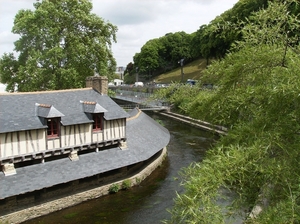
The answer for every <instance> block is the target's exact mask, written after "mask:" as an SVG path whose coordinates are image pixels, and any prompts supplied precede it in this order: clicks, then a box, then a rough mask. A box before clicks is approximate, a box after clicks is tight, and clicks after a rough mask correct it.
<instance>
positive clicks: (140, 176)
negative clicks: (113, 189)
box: [0, 147, 167, 224]
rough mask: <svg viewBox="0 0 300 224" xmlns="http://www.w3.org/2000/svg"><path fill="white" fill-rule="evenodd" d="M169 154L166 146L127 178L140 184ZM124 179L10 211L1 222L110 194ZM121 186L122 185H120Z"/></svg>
mask: <svg viewBox="0 0 300 224" xmlns="http://www.w3.org/2000/svg"><path fill="white" fill-rule="evenodd" d="M166 156H167V148H166V147H164V148H163V150H162V153H161V154H160V156H159V157H158V158H157V159H155V160H154V161H153V162H152V163H151V164H149V165H148V166H147V167H145V168H144V169H143V170H141V171H140V172H138V173H137V174H135V175H133V176H131V177H127V178H126V180H130V183H131V186H135V185H139V184H140V183H141V181H143V180H144V179H146V178H147V177H148V176H149V175H150V174H151V173H152V172H153V171H154V170H155V169H156V168H157V167H159V166H160V165H161V164H162V162H163V161H164V159H165V158H166ZM123 181H124V180H119V181H117V182H114V183H110V184H107V185H103V186H101V187H97V188H94V189H91V190H88V191H84V192H81V193H77V194H74V195H71V196H67V197H64V198H60V199H57V200H53V201H50V202H47V203H43V204H41V205H38V206H33V207H30V208H27V209H23V210H20V211H17V212H14V213H10V214H7V215H4V216H2V217H0V223H10V224H17V223H22V222H24V221H26V220H30V219H33V218H36V217H39V216H43V215H47V214H50V213H52V212H55V211H59V210H61V209H64V208H67V207H71V206H74V205H77V204H79V203H82V202H84V201H88V200H91V199H95V198H99V197H101V196H103V195H107V194H109V188H110V186H111V185H112V184H117V185H119V186H121V185H122V183H123ZM120 188H121V187H120Z"/></svg>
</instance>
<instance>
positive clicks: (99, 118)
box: [93, 114, 103, 131]
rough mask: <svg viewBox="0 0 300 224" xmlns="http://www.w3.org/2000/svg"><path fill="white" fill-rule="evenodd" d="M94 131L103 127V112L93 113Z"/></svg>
mask: <svg viewBox="0 0 300 224" xmlns="http://www.w3.org/2000/svg"><path fill="white" fill-rule="evenodd" d="M93 120H94V122H93V131H101V130H102V129H103V114H93Z"/></svg>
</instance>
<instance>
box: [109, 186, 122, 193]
mask: <svg viewBox="0 0 300 224" xmlns="http://www.w3.org/2000/svg"><path fill="white" fill-rule="evenodd" d="M119 190H120V186H119V185H118V184H112V185H111V186H110V187H109V189H108V191H109V193H111V194H114V193H117V192H118V191H119Z"/></svg>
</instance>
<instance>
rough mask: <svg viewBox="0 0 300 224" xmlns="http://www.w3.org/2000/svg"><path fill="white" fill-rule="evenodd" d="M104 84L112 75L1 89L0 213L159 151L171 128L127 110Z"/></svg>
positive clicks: (126, 168)
mask: <svg viewBox="0 0 300 224" xmlns="http://www.w3.org/2000/svg"><path fill="white" fill-rule="evenodd" d="M107 89H108V81H107V78H106V77H101V76H94V77H88V78H87V80H86V88H82V89H70V90H58V91H44V92H28V93H26V92H25V93H2V94H0V165H1V166H0V167H1V170H2V172H0V216H1V215H2V214H4V213H5V211H12V210H13V209H17V208H18V206H20V205H22V204H24V205H25V204H26V205H27V204H30V203H31V204H34V203H36V200H40V199H45V198H47V197H53V196H58V195H59V194H71V193H72V192H73V191H74V190H75V189H79V190H82V189H83V188H85V187H91V186H99V185H101V184H103V183H104V182H105V181H110V180H111V179H112V178H120V177H121V176H126V175H128V174H129V173H132V172H134V171H135V170H137V169H141V167H145V166H147V165H148V164H149V162H151V161H152V160H153V159H155V158H156V157H157V156H158V155H160V154H162V151H163V149H165V147H166V146H167V144H168V142H169V139H170V134H169V132H168V130H167V129H165V128H164V127H162V126H161V125H159V124H158V123H157V122H156V121H154V120H153V119H152V118H150V117H149V116H147V115H146V114H145V113H143V112H141V111H139V110H138V109H135V110H133V111H131V112H128V113H127V112H126V111H124V110H123V109H122V108H121V107H120V106H119V105H118V104H116V103H115V102H114V101H113V100H112V99H111V98H110V97H109V96H108V95H107ZM1 170H0V171H1ZM87 180H88V181H89V182H87ZM81 184H82V185H81ZM70 189H71V190H70Z"/></svg>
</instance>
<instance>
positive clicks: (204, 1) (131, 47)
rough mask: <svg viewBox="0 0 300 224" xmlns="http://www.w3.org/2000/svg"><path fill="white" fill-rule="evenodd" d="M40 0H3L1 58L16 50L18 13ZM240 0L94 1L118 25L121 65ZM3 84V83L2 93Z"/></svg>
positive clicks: (115, 46) (116, 53)
mask: <svg viewBox="0 0 300 224" xmlns="http://www.w3.org/2000/svg"><path fill="white" fill-rule="evenodd" d="M34 2H36V0H0V57H2V55H3V54H4V53H5V52H6V53H11V52H13V50H14V44H13V43H14V41H16V40H18V39H19V36H18V35H15V34H13V33H11V30H12V27H13V21H14V18H15V15H16V14H17V13H18V11H19V10H21V9H31V10H34V6H33V3H34ZM237 2H238V0H92V3H93V10H92V13H95V14H96V15H98V16H99V17H101V18H102V19H103V20H104V21H105V22H110V23H112V24H113V25H116V26H117V27H118V32H117V43H114V44H113V45H112V51H113V55H114V57H115V59H116V61H117V66H124V67H126V66H127V64H128V63H130V62H133V56H134V55H135V53H139V52H140V49H141V47H142V46H143V45H144V44H145V43H146V42H147V41H148V40H151V39H154V38H159V37H162V36H164V35H165V34H166V33H175V32H180V31H184V32H186V33H188V34H190V33H193V32H195V31H197V30H198V29H199V27H200V26H202V25H204V24H208V23H209V22H210V21H212V20H213V19H214V18H215V17H216V16H218V15H221V14H222V13H223V12H225V11H226V10H228V9H231V8H232V7H233V6H234V4H235V3H237ZM1 91H3V86H2V85H1V86H0V92H1Z"/></svg>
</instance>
